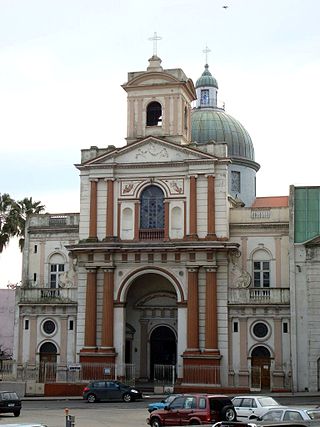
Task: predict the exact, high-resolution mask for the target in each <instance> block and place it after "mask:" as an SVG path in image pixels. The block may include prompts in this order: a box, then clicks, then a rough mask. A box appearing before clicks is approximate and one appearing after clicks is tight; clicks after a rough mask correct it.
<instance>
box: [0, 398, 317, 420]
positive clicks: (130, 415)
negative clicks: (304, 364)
mask: <svg viewBox="0 0 320 427" xmlns="http://www.w3.org/2000/svg"><path fill="white" fill-rule="evenodd" d="M276 399H277V400H278V401H279V403H281V404H282V405H299V406H317V405H319V404H320V395H319V396H311V395H308V394H306V395H303V396H282V397H278V396H276ZM155 400H159V398H157V399H155V398H145V399H144V400H143V401H139V402H131V403H124V402H99V403H94V404H89V403H87V402H85V401H83V400H74V399H70V400H27V401H23V408H22V411H21V415H20V417H19V418H15V417H13V415H11V414H1V415H0V427H1V425H3V424H6V423H7V424H14V423H17V422H19V423H27V422H42V423H44V424H46V425H47V426H48V427H65V426H66V416H65V408H68V409H69V414H70V415H72V416H74V417H75V427H100V426H103V427H146V426H147V423H146V418H147V416H148V411H147V410H146V407H147V405H148V403H150V402H151V401H155Z"/></svg>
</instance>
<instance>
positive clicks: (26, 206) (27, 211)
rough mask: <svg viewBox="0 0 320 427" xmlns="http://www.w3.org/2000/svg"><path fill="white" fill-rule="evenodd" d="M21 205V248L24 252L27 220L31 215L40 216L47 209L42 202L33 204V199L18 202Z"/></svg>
mask: <svg viewBox="0 0 320 427" xmlns="http://www.w3.org/2000/svg"><path fill="white" fill-rule="evenodd" d="M18 205H19V209H18V211H19V234H18V235H19V236H20V239H19V247H20V250H21V251H22V250H23V247H24V235H25V229H26V219H27V217H28V216H29V215H31V214H39V213H40V212H42V211H43V210H44V209H45V206H44V205H42V204H41V202H33V200H32V197H25V198H24V199H22V200H19V201H18Z"/></svg>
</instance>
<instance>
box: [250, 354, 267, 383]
mask: <svg viewBox="0 0 320 427" xmlns="http://www.w3.org/2000/svg"><path fill="white" fill-rule="evenodd" d="M270 365H271V355H270V351H269V350H268V349H267V348H266V347H264V346H258V347H255V348H254V349H253V350H252V353H251V387H253V388H260V389H261V390H270Z"/></svg>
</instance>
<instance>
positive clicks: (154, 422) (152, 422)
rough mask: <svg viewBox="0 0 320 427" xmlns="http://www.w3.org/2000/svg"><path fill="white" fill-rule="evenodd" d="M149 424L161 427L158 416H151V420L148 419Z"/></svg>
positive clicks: (152, 426) (153, 426)
mask: <svg viewBox="0 0 320 427" xmlns="http://www.w3.org/2000/svg"><path fill="white" fill-rule="evenodd" d="M150 426H151V427H161V426H162V424H161V422H160V420H159V418H152V420H151V421H150Z"/></svg>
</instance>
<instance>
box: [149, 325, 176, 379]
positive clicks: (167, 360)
mask: <svg viewBox="0 0 320 427" xmlns="http://www.w3.org/2000/svg"><path fill="white" fill-rule="evenodd" d="M176 361H177V342H176V337H175V334H174V333H173V331H172V330H171V329H170V328H168V327H167V326H158V327H157V328H156V329H154V330H153V331H152V333H151V336H150V376H151V378H152V379H153V378H154V373H155V372H154V365H175V364H176Z"/></svg>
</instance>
